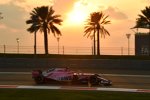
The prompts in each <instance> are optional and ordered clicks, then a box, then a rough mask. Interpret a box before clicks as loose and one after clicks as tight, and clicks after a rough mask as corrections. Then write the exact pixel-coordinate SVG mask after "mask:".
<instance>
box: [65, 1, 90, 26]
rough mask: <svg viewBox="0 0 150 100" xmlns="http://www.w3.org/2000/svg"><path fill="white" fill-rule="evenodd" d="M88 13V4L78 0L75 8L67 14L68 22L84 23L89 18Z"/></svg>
mask: <svg viewBox="0 0 150 100" xmlns="http://www.w3.org/2000/svg"><path fill="white" fill-rule="evenodd" d="M88 15H89V12H88V9H86V6H85V5H83V4H82V3H81V2H77V3H75V5H74V8H73V10H72V11H70V12H69V13H68V14H67V23H72V24H82V23H83V22H84V21H85V20H86V19H87V17H88Z"/></svg>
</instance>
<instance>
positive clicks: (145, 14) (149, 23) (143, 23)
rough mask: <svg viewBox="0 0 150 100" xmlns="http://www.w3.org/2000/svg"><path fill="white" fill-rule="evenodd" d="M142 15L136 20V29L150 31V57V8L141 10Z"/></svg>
mask: <svg viewBox="0 0 150 100" xmlns="http://www.w3.org/2000/svg"><path fill="white" fill-rule="evenodd" d="M141 13H142V14H139V15H138V18H137V19H136V26H135V27H134V28H145V29H149V55H150V6H149V7H145V9H143V10H141Z"/></svg>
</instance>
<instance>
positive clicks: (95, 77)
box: [32, 68, 112, 86]
mask: <svg viewBox="0 0 150 100" xmlns="http://www.w3.org/2000/svg"><path fill="white" fill-rule="evenodd" d="M32 78H33V79H34V80H35V82H36V83H37V84H43V83H48V82H49V83H50V82H60V83H72V84H91V85H104V86H110V85H112V82H111V81H110V80H108V79H105V78H102V77H101V76H100V75H99V74H89V73H78V72H75V71H72V70H70V69H69V68H51V69H49V70H47V71H41V70H33V71H32Z"/></svg>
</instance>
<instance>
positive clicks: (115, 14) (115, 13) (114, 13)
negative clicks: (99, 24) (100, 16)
mask: <svg viewBox="0 0 150 100" xmlns="http://www.w3.org/2000/svg"><path fill="white" fill-rule="evenodd" d="M104 12H105V13H106V14H108V15H109V16H110V17H111V18H112V19H115V20H124V19H128V16H127V15H126V14H125V13H123V12H121V11H119V9H117V8H113V7H108V8H107V9H106V10H105V11H104Z"/></svg>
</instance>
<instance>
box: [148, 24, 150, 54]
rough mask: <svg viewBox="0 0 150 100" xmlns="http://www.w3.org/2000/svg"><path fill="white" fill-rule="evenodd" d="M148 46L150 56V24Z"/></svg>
mask: <svg viewBox="0 0 150 100" xmlns="http://www.w3.org/2000/svg"><path fill="white" fill-rule="evenodd" d="M148 47H149V56H150V25H149V45H148Z"/></svg>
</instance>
